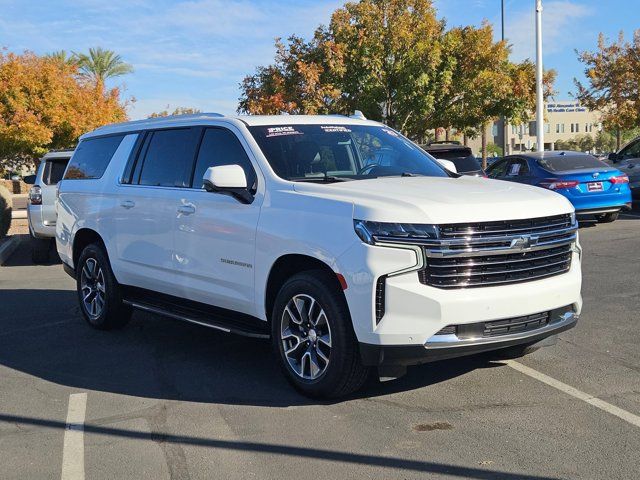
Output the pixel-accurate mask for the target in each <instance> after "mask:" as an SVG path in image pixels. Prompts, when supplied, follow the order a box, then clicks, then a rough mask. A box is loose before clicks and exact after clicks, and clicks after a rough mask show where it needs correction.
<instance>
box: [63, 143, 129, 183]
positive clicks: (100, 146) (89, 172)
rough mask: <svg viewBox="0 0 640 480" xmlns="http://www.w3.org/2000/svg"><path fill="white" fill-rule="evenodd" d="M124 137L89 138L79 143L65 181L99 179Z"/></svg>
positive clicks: (65, 175)
mask: <svg viewBox="0 0 640 480" xmlns="http://www.w3.org/2000/svg"><path fill="white" fill-rule="evenodd" d="M124 137H125V135H112V136H109V137H99V138H89V139H87V140H83V141H81V142H80V144H79V145H78V147H77V148H76V151H75V153H74V154H73V157H71V160H70V161H69V166H68V168H67V170H66V172H65V174H64V178H65V180H67V179H69V180H77V179H91V178H100V177H102V175H103V174H104V171H105V170H106V169H107V166H108V165H109V162H110V161H111V157H113V154H114V153H115V152H116V150H117V149H118V147H119V146H120V143H121V142H122V139H123V138H124Z"/></svg>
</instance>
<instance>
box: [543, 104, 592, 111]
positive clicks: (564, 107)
mask: <svg viewBox="0 0 640 480" xmlns="http://www.w3.org/2000/svg"><path fill="white" fill-rule="evenodd" d="M586 111H587V109H586V108H585V107H583V106H581V105H580V104H579V103H577V102H558V103H547V112H560V113H568V112H586Z"/></svg>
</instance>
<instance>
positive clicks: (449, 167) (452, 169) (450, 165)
mask: <svg viewBox="0 0 640 480" xmlns="http://www.w3.org/2000/svg"><path fill="white" fill-rule="evenodd" d="M436 160H437V161H438V163H439V164H440V165H442V166H443V167H444V168H446V169H447V170H449V171H450V172H453V173H458V169H457V168H456V164H455V163H453V162H452V161H451V160H443V159H441V158H436Z"/></svg>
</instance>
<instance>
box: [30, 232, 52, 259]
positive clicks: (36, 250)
mask: <svg viewBox="0 0 640 480" xmlns="http://www.w3.org/2000/svg"><path fill="white" fill-rule="evenodd" d="M51 242H52V239H50V238H36V237H34V236H31V242H30V243H31V261H32V262H33V263H47V262H48V261H49V253H50V251H51Z"/></svg>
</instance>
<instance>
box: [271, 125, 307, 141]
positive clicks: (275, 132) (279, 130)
mask: <svg viewBox="0 0 640 480" xmlns="http://www.w3.org/2000/svg"><path fill="white" fill-rule="evenodd" d="M284 135H304V133H302V132H299V131H298V130H296V129H295V128H293V127H269V128H267V138H269V137H282V136H284Z"/></svg>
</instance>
